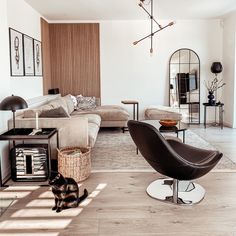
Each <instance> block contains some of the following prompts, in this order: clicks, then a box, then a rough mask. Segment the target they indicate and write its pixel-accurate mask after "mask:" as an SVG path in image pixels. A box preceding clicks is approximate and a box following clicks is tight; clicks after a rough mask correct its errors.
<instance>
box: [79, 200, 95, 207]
mask: <svg viewBox="0 0 236 236" xmlns="http://www.w3.org/2000/svg"><path fill="white" fill-rule="evenodd" d="M92 200H93V199H90V198H86V199H85V200H84V201H82V202H81V203H80V204H79V206H81V207H85V206H88V204H89V203H90V202H92Z"/></svg>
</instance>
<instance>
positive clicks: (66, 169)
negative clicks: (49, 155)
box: [58, 147, 91, 182]
mask: <svg viewBox="0 0 236 236" xmlns="http://www.w3.org/2000/svg"><path fill="white" fill-rule="evenodd" d="M78 149H80V150H81V151H82V153H78V154H73V155H70V154H68V153H70V152H73V151H76V150H78ZM58 171H59V172H60V173H61V174H62V175H63V176H65V177H70V178H73V179H75V181H76V182H80V181H83V180H85V179H87V178H88V177H89V175H90V173H91V159H90V148H79V147H66V148H62V149H60V150H58Z"/></svg>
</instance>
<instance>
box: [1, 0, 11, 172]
mask: <svg viewBox="0 0 236 236" xmlns="http://www.w3.org/2000/svg"><path fill="white" fill-rule="evenodd" d="M0 16H1V20H0V35H1V37H0V52H1V53H0V71H1V76H0V84H1V89H0V101H1V100H2V99H3V98H4V97H6V96H8V95H9V93H10V73H9V45H8V40H9V39H8V25H7V0H2V1H0ZM9 117H10V114H9V113H8V112H7V113H6V112H0V132H2V131H4V130H7V120H8V119H9ZM7 151H8V147H7V142H0V158H1V166H2V175H3V176H5V174H6V172H7V169H8V166H9V161H8V158H7V157H8V156H7Z"/></svg>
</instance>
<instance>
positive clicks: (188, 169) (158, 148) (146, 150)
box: [128, 120, 223, 204]
mask: <svg viewBox="0 0 236 236" xmlns="http://www.w3.org/2000/svg"><path fill="white" fill-rule="evenodd" d="M128 127H129V132H130V135H131V137H132V139H133V141H134V143H135V144H136V146H137V148H138V149H139V151H140V153H141V154H142V155H143V157H144V158H145V159H146V161H147V162H148V163H149V164H150V165H151V166H152V167H153V168H154V169H155V170H156V171H157V172H159V173H161V174H162V175H165V176H168V177H170V178H172V179H158V180H156V181H154V182H152V183H151V184H150V185H149V186H148V188H147V193H148V194H149V195H150V196H151V197H153V198H156V199H158V200H163V201H168V202H173V203H176V204H194V203H198V202H200V201H201V200H202V199H203V197H204V195H205V190H204V188H203V187H202V186H200V185H199V184H196V183H192V182H190V180H193V179H197V178H199V177H201V176H203V175H205V174H207V173H208V172H209V171H210V170H211V169H212V168H214V166H215V165H216V164H217V163H218V161H219V160H220V159H221V157H222V156H223V154H222V153H220V152H218V151H212V150H204V149H200V148H196V147H193V146H190V145H187V144H184V143H180V142H178V141H175V140H166V139H165V138H164V137H163V136H162V135H161V134H160V132H159V131H158V130H157V129H156V128H155V127H154V126H152V125H150V124H147V123H145V122H139V121H134V120H130V121H128Z"/></svg>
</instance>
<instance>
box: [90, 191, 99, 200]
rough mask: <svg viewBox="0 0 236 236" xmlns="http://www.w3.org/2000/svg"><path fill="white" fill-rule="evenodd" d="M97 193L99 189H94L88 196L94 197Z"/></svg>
mask: <svg viewBox="0 0 236 236" xmlns="http://www.w3.org/2000/svg"><path fill="white" fill-rule="evenodd" d="M99 193H100V191H99V190H94V191H93V192H91V193H90V194H89V196H88V197H91V198H94V197H96V196H97V195H98V194H99Z"/></svg>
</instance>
